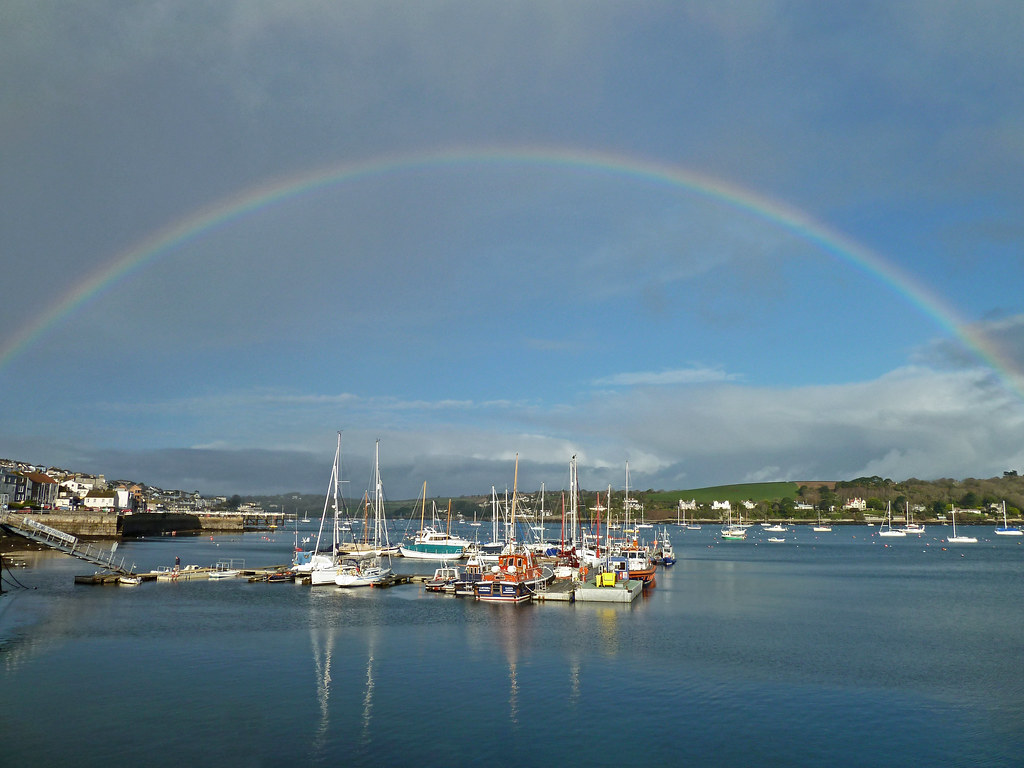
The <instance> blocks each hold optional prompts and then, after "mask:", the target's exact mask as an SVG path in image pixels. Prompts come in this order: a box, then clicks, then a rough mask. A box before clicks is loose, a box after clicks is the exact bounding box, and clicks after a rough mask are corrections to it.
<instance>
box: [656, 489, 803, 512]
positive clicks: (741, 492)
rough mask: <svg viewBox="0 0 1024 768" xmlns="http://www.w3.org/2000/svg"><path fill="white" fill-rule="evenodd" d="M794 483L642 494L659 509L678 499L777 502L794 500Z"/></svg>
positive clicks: (672, 504) (676, 502)
mask: <svg viewBox="0 0 1024 768" xmlns="http://www.w3.org/2000/svg"><path fill="white" fill-rule="evenodd" d="M796 491H797V484H796V483H740V484H737V485H715V486H711V487H710V488H694V489H692V490H689V491H658V492H656V493H645V494H643V497H644V500H645V501H646V502H647V503H648V504H655V505H656V506H657V507H660V508H671V507H675V506H676V504H678V503H679V500H680V499H685V500H686V501H689V500H690V499H696V500H697V503H698V504H710V503H711V502H712V501H732V502H738V501H747V500H749V501H753V502H758V501H777V500H779V499H784V498H787V497H788V498H791V499H792V498H795V497H796Z"/></svg>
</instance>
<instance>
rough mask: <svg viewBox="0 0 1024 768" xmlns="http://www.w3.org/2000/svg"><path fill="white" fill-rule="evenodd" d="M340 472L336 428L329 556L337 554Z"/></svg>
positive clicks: (339, 436) (339, 440) (339, 434)
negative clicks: (332, 527) (332, 514)
mask: <svg viewBox="0 0 1024 768" xmlns="http://www.w3.org/2000/svg"><path fill="white" fill-rule="evenodd" d="M340 474H341V430H338V449H337V450H336V451H335V452H334V499H333V504H334V547H333V548H332V549H331V557H337V556H338V544H339V543H340V542H339V541H338V483H339V481H340V478H339V475H340Z"/></svg>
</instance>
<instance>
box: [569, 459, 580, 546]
mask: <svg viewBox="0 0 1024 768" xmlns="http://www.w3.org/2000/svg"><path fill="white" fill-rule="evenodd" d="M578 487H579V483H578V482H577V480H576V454H575V453H574V454H573V455H572V458H571V459H569V530H570V531H571V533H570V534H569V535H570V537H571V539H572V546H573V548H574V549H575V548H576V544H577V541H576V528H577V525H578V523H579V520H578V519H577V517H578V515H579V507H578V506H577V501H576V496H577V493H578Z"/></svg>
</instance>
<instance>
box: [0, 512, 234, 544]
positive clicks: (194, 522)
mask: <svg viewBox="0 0 1024 768" xmlns="http://www.w3.org/2000/svg"><path fill="white" fill-rule="evenodd" d="M11 517H12V522H13V523H15V524H19V523H20V522H21V520H22V519H24V518H29V519H32V520H35V521H36V522H39V523H42V524H43V525H48V526H50V527H51V528H56V529H57V530H58V531H63V532H64V533H68V534H71V535H72V536H78V537H80V538H96V539H116V538H119V537H121V536H124V537H126V538H135V537H139V536H162V535H165V534H169V533H175V534H181V535H198V534H202V533H205V532H210V533H228V532H241V531H242V530H244V528H243V524H242V523H243V520H242V516H241V515H209V516H206V515H203V516H199V515H191V514H185V513H180V512H166V513H160V512H137V513H135V514H131V515H119V514H118V513H117V512H113V511H109V512H108V511H98V510H89V511H84V512H83V511H79V512H64V511H32V512H30V513H27V514H18V513H16V512H15V513H12V515H11Z"/></svg>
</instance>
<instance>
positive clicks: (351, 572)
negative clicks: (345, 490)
mask: <svg viewBox="0 0 1024 768" xmlns="http://www.w3.org/2000/svg"><path fill="white" fill-rule="evenodd" d="M373 485H374V494H373V550H372V552H373V554H371V555H370V556H369V557H364V558H363V559H361V560H357V559H353V558H347V559H346V560H345V561H344V562H343V563H341V564H340V566H339V567H338V568H336V569H335V575H334V579H333V581H334V583H335V584H336V585H337V586H339V587H372V586H374V585H375V584H379V583H381V582H382V581H384V579H387V578H388V577H390V576H391V555H390V554H389V553H390V549H391V547H390V542H389V541H388V532H387V518H386V517H385V514H384V484H383V483H382V482H381V480H380V441H379V440H378V441H377V444H376V447H375V449H374V454H373ZM384 557H387V558H388V564H387V565H384V562H383V558H384Z"/></svg>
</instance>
